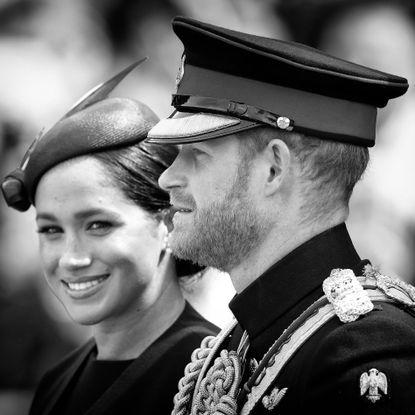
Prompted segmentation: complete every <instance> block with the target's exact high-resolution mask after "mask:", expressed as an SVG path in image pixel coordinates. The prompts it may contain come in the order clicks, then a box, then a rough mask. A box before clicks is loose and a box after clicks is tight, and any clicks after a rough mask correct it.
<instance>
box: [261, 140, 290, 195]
mask: <svg viewBox="0 0 415 415" xmlns="http://www.w3.org/2000/svg"><path fill="white" fill-rule="evenodd" d="M264 157H265V165H266V168H267V177H266V179H267V180H266V183H265V193H266V196H271V195H273V194H274V193H275V192H276V191H278V190H280V189H281V188H282V187H283V186H284V185H285V184H287V179H288V178H289V172H290V169H291V164H292V154H291V151H290V149H289V148H288V146H287V144H285V142H284V141H282V140H280V139H278V138H274V139H273V140H271V141H270V142H269V143H268V145H267V147H266V148H265V150H264Z"/></svg>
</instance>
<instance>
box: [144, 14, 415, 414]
mask: <svg viewBox="0 0 415 415" xmlns="http://www.w3.org/2000/svg"><path fill="white" fill-rule="evenodd" d="M173 30H174V31H175V33H176V34H177V36H178V37H179V38H180V40H181V41H182V42H183V45H184V53H183V56H182V63H181V67H180V69H179V73H178V77H177V91H176V93H175V94H173V100H172V105H173V106H174V107H175V112H174V113H173V114H172V115H171V116H170V117H169V118H167V119H165V120H162V121H160V122H159V123H158V124H157V125H156V126H155V127H154V128H153V129H151V130H150V132H149V134H148V140H149V141H150V142H154V143H159V144H187V143H192V142H198V141H204V140H210V139H215V138H219V137H226V136H229V135H232V134H237V133H239V132H241V131H246V130H250V129H253V128H257V127H260V126H264V125H265V126H271V127H274V128H276V129H279V130H283V131H293V132H298V133H301V134H305V135H308V136H312V137H317V138H319V139H321V140H330V141H335V142H342V143H349V144H353V145H356V146H363V147H371V146H373V145H374V144H375V130H376V115H377V109H378V108H381V107H384V106H385V105H386V104H387V102H388V100H389V99H391V98H396V97H398V96H400V95H402V94H404V93H405V92H406V90H407V88H408V83H407V80H406V79H404V78H402V77H399V76H395V75H392V74H387V73H384V72H380V71H377V70H374V69H371V68H367V67H363V66H360V65H356V64H354V63H351V62H347V61H344V60H340V59H337V58H335V57H333V56H329V55H326V54H324V53H322V52H320V51H318V50H316V49H313V48H309V47H307V46H304V45H300V44H298V43H291V42H284V41H279V40H276V39H269V38H263V37H259V36H254V35H250V34H246V33H241V32H236V31H232V30H228V29H225V28H221V27H218V26H213V25H209V24H206V23H203V22H200V21H196V20H193V19H189V18H185V17H178V18H175V19H174V20H173ZM392 139H393V137H392ZM333 151H334V150H333ZM230 308H231V309H232V311H233V313H234V315H235V317H236V321H235V322H234V323H233V325H231V326H230V327H228V328H226V329H224V330H223V331H222V332H221V333H220V334H219V335H218V337H217V338H215V339H206V340H205V341H204V342H203V343H202V345H201V347H200V349H198V350H197V351H195V352H194V354H193V355H192V362H191V363H190V364H189V365H188V366H187V367H186V369H185V375H184V377H183V378H182V380H181V382H180V388H179V392H178V394H177V395H176V397H175V409H174V411H173V413H174V414H179V413H180V414H187V413H192V414H198V413H200V414H201V413H204V414H206V413H218V414H219V413H220V414H236V413H240V414H248V413H251V414H264V413H270V412H271V413H278V414H297V413H298V414H299V413H305V412H307V413H309V412H310V413H318V414H329V413H330V414H331V413H336V414H352V413H353V414H370V413H376V414H400V415H402V414H408V415H409V414H414V413H415V409H414V408H415V347H414V346H415V316H414V310H415V288H414V287H412V286H410V285H408V284H405V283H403V282H402V281H400V280H397V279H392V278H389V277H387V276H384V275H382V274H381V272H379V271H377V270H376V269H375V268H374V267H372V265H371V264H370V261H368V260H361V259H360V258H359V255H358V254H357V253H356V251H355V249H354V247H353V244H352V242H351V240H350V238H349V235H348V232H347V229H346V226H345V224H340V225H338V226H336V227H334V228H332V229H328V230H326V231H325V232H323V233H321V234H319V235H317V236H315V237H313V238H312V239H310V240H309V241H307V242H305V243H304V244H302V245H301V246H299V247H297V248H296V249H295V250H293V251H292V252H291V253H289V254H288V255H287V256H285V257H284V258H283V259H281V260H280V261H278V262H277V263H276V264H274V265H273V266H271V268H269V269H268V270H267V271H266V272H265V273H264V274H263V275H261V276H260V277H258V278H257V279H256V280H254V281H253V282H252V283H251V284H250V285H249V286H248V287H247V288H245V289H244V290H243V291H242V292H241V293H240V294H238V295H237V296H236V297H235V298H234V299H233V300H232V302H231V303H230Z"/></svg>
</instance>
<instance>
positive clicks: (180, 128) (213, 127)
mask: <svg viewBox="0 0 415 415" xmlns="http://www.w3.org/2000/svg"><path fill="white" fill-rule="evenodd" d="M240 122H241V121H240V120H239V119H238V118H233V117H225V116H223V115H216V114H207V113H203V112H202V113H197V114H191V115H189V116H187V117H182V118H174V117H173V118H165V119H163V120H161V121H160V122H158V123H157V124H156V125H155V126H154V127H153V128H152V129H151V130H150V131H149V132H148V134H147V138H148V139H153V138H169V137H171V138H174V137H178V138H179V137H180V138H185V137H194V136H196V135H201V134H207V133H211V132H213V131H218V130H223V129H225V128H229V127H233V126H235V125H238V124H240Z"/></svg>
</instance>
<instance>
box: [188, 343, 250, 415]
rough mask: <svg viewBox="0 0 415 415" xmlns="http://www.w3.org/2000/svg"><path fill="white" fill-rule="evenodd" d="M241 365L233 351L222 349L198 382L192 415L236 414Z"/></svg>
mask: <svg viewBox="0 0 415 415" xmlns="http://www.w3.org/2000/svg"><path fill="white" fill-rule="evenodd" d="M241 366H242V365H241V361H240V358H239V356H238V354H237V353H236V352H235V351H228V350H222V351H221V352H220V355H219V356H218V357H217V358H216V359H215V361H214V364H213V366H212V367H211V368H210V369H209V371H208V372H207V374H206V377H205V378H204V379H203V380H202V382H201V384H200V388H199V390H198V392H197V395H196V398H195V401H194V405H193V408H192V415H202V414H215V415H236V410H237V402H236V396H237V393H238V390H239V385H240V383H241V378H242V368H241Z"/></svg>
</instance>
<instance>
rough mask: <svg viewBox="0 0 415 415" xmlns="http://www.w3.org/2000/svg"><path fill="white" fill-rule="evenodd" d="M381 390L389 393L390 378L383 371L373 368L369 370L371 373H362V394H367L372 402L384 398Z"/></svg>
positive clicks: (366, 396) (385, 393)
mask: <svg viewBox="0 0 415 415" xmlns="http://www.w3.org/2000/svg"><path fill="white" fill-rule="evenodd" d="M379 390H381V391H382V392H383V393H384V395H387V393H388V380H387V379H386V375H385V374H384V373H383V372H379V370H377V369H374V368H373V369H370V370H369V373H368V372H364V373H362V374H361V376H360V396H365V398H367V399H369V401H370V402H372V403H375V402H376V401H378V400H379V399H380V398H382V395H381V394H380V393H379Z"/></svg>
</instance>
